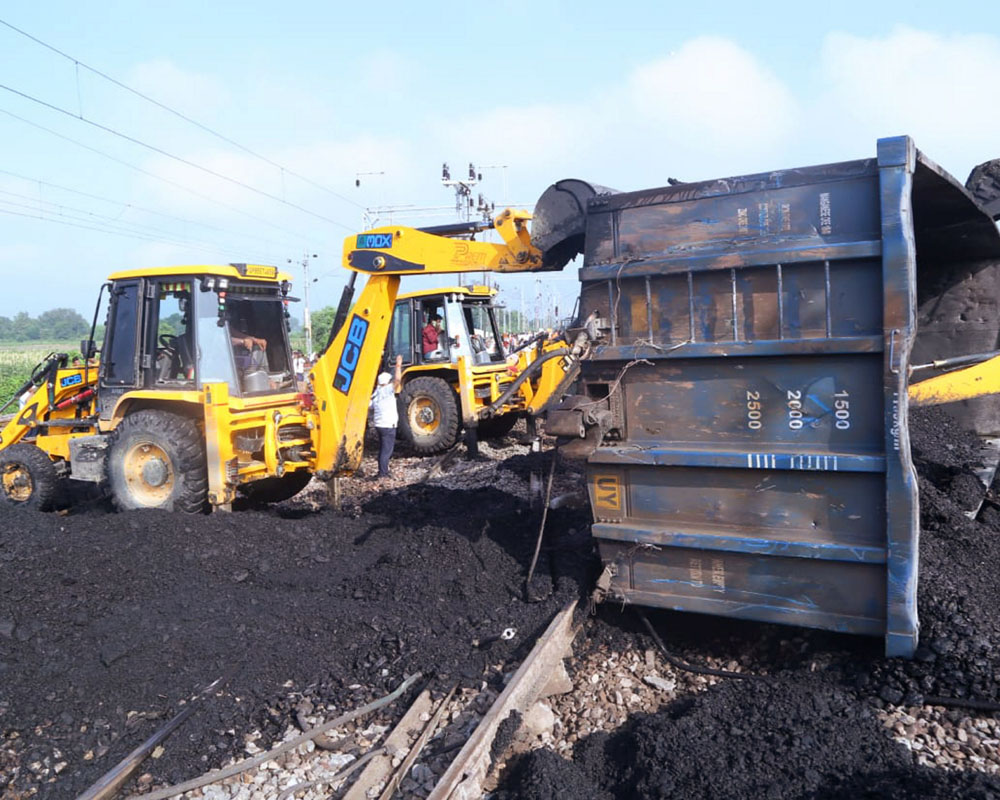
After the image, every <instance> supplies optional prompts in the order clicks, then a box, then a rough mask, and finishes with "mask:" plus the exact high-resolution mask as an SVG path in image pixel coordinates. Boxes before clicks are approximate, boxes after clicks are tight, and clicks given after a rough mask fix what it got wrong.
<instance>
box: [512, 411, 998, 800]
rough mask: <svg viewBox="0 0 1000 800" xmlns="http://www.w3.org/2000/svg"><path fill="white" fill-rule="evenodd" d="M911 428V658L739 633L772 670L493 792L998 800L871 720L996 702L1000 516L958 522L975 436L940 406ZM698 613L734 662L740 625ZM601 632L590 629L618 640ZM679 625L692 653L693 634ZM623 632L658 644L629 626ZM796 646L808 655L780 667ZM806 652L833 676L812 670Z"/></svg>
mask: <svg viewBox="0 0 1000 800" xmlns="http://www.w3.org/2000/svg"><path fill="white" fill-rule="evenodd" d="M910 433H911V442H912V447H913V454H914V461H915V463H916V466H917V470H918V473H919V480H920V501H921V528H922V534H921V539H920V558H921V564H920V584H919V590H918V595H919V613H920V620H921V637H920V646H919V649H918V651H917V656H916V658H915V659H914V660H902V659H883V658H880V657H879V656H878V652H877V649H876V648H865V647H863V646H859V645H858V644H857V643H855V642H852V641H850V639H859V638H860V637H838V636H835V635H832V634H825V633H823V632H819V631H796V630H795V629H788V628H784V629H782V628H778V627H777V626H766V625H756V624H752V623H751V624H745V627H746V630H747V631H749V632H750V633H744V634H743V635H742V637H743V638H744V640H745V642H746V644H747V645H748V646H747V652H746V654H745V657H744V658H743V659H741V661H742V662H743V664H744V666H745V667H749V668H751V669H754V668H757V669H759V668H761V667H763V668H764V670H765V671H767V672H769V673H771V674H769V675H766V676H764V677H762V678H760V679H749V680H728V681H725V682H723V683H721V684H718V685H716V686H714V687H712V688H710V689H708V690H707V691H705V692H704V693H701V694H698V695H695V696H691V697H687V698H682V699H679V700H676V701H674V702H673V703H671V704H669V705H668V706H666V707H664V708H663V709H662V710H661V711H660V712H658V713H656V714H650V715H644V716H637V717H633V718H632V719H630V720H629V722H628V723H627V724H626V725H625V726H623V727H622V728H620V729H619V730H617V731H615V732H613V733H611V734H608V733H598V734H592V735H591V736H589V737H587V738H586V739H584V740H581V741H580V742H578V743H577V745H576V747H575V749H574V752H573V760H572V761H567V760H564V759H562V758H560V757H559V756H558V755H556V754H555V753H553V752H552V751H549V750H535V751H533V752H531V753H529V754H527V755H525V756H522V757H520V758H519V759H518V760H516V761H515V762H514V763H513V765H512V767H511V768H510V769H509V770H508V772H507V774H506V775H505V776H504V784H503V787H502V793H501V796H502V797H505V798H526V799H527V800H556V799H557V798H559V799H560V800H562V799H563V798H565V799H566V800H571V799H573V798H579V797H595V798H605V797H634V798H660V797H684V798H718V797H726V798H730V799H731V800H736V799H737V798H839V797H889V798H898V799H899V800H908V798H918V797H920V798H942V799H943V798H952V797H963V798H983V800H987V799H989V800H997V799H1000V779H998V778H997V777H995V776H986V775H983V774H981V773H975V772H955V771H946V770H934V769H930V768H927V767H920V766H917V765H916V764H915V760H914V756H913V755H912V754H911V753H910V751H909V750H908V749H907V748H905V747H904V746H903V745H901V744H898V743H896V742H894V741H893V740H892V739H891V738H890V737H889V735H888V733H887V731H885V730H884V729H883V728H882V726H881V724H880V723H879V720H878V718H877V714H876V710H877V709H878V708H880V707H885V706H886V705H887V703H894V704H900V703H908V704H920V703H923V702H924V700H925V699H926V698H927V697H933V696H944V697H949V698H976V699H982V700H986V701H994V702H995V701H1000V592H998V591H997V585H996V576H997V574H998V573H1000V511H998V507H997V506H993V505H991V504H989V503H988V504H987V506H986V507H984V510H983V511H982V512H981V514H980V516H979V519H978V520H972V519H969V518H968V517H966V516H965V514H964V513H963V511H964V510H967V509H968V508H969V507H970V505H971V507H974V506H975V499H974V498H975V497H980V496H981V494H982V493H981V492H980V491H978V490H976V491H975V493H974V496H973V492H972V489H971V488H970V487H972V485H973V484H972V481H975V480H976V478H975V475H974V473H973V471H972V470H973V468H974V467H976V466H978V464H977V463H976V461H977V460H978V458H979V456H978V453H979V447H978V440H976V438H975V437H974V436H973V435H972V434H968V433H966V432H964V431H962V430H961V429H959V428H958V427H957V426H956V425H955V424H954V423H953V422H952V421H951V418H950V417H948V416H946V415H945V414H943V413H942V412H941V411H940V410H936V409H926V410H923V409H922V410H916V411H913V412H911V415H910ZM994 488H995V489H997V488H1000V487H994ZM991 494H992V493H991ZM998 494H1000V493H998ZM605 616H606V615H605ZM677 616H678V615H674V617H671V618H670V619H672V620H674V619H675V618H676V617H677ZM688 616H690V617H694V616H695V615H688ZM664 618H665V617H663V616H662V615H661V617H660V619H664ZM698 619H699V620H700V624H699V625H698V626H696V627H697V628H698V629H700V635H701V636H702V637H703V640H704V648H703V650H704V651H707V652H712V653H714V654H718V653H719V652H723V653H725V654H726V655H727V657H728V656H731V655H732V653H733V649H732V648H733V642H734V641H739V639H740V638H741V635H740V634H735V635H734V633H733V631H734V627H733V625H734V624H733V623H732V622H731V621H726V620H719V621H712V620H711V619H710V618H698ZM601 626H604V627H607V624H606V623H605V622H599V623H598V630H597V631H595V633H597V635H600V636H603V637H606V638H608V639H610V640H614V639H615V638H616V635H615V634H614V633H611V634H609V633H608V632H607V631H602V630H600V628H601ZM676 627H677V629H678V630H679V631H680V637H679V646H680V647H681V648H682V652H683V653H684V654H685V656H687V657H691V656H692V652H693V650H694V649H695V639H694V638H693V636H692V635H691V633H690V628H691V626H684V625H678V626H676ZM685 628H687V629H688V630H687V631H685ZM672 632H673V631H672ZM754 635H756V636H758V637H759V638H758V640H757V641H752V642H751V641H749V638H750V637H752V636H754ZM622 636H630V637H637V638H639V640H640V641H641V642H642V644H643V646H645V647H652V646H653V645H652V642H651V640H649V639H646V638H644V637H643V636H642V635H641V634H639V633H637V632H634V629H633V630H631V631H630V630H629V629H628V625H626V627H625V628H623V629H622V630H620V631H619V632H618V634H617V638H618V639H619V640H620V639H621V637H622ZM790 641H791V642H795V641H798V642H801V643H802V645H803V648H802V649H807V650H808V652H805V653H803V652H801V650H800V652H797V653H789V654H788V656H789V657H788V659H787V660H785V659H784V657H783V656H784V655H785V653H786V650H787V649H788V646H789V642H790ZM672 644H674V642H672V641H670V640H668V645H672ZM768 651H770V652H771V653H772V654H773V656H772V658H771V659H770V668H768V660H769V659H768V658H767V655H766V654H767V653H768ZM816 655H819V656H821V658H820V660H821V661H822V662H825V663H829V666H828V667H827V668H826V669H825V670H822V671H820V672H815V673H814V672H811V669H812V666H811V662H812V660H813V658H812V657H813V656H816ZM737 657H738V656H737ZM952 713H954V714H962V713H963V712H961V711H955V712H952ZM964 713H966V714H968V713H974V712H968V711H967V712H964Z"/></svg>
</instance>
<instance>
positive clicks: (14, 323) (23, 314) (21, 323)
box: [10, 311, 41, 342]
mask: <svg viewBox="0 0 1000 800" xmlns="http://www.w3.org/2000/svg"><path fill="white" fill-rule="evenodd" d="M10 328H11V338H12V339H15V340H16V341H18V342H27V341H34V340H37V339H40V338H41V332H40V328H39V326H38V320H37V319H32V318H31V315H30V314H28V312H27V311H19V312H17V316H15V317H14V319H12V320H11V323H10Z"/></svg>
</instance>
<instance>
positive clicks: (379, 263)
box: [344, 209, 551, 275]
mask: <svg viewBox="0 0 1000 800" xmlns="http://www.w3.org/2000/svg"><path fill="white" fill-rule="evenodd" d="M530 219H531V214H529V213H528V212H527V211H514V210H512V209H506V210H504V211H503V212H502V213H501V214H499V215H498V216H497V217H496V219H495V220H494V221H493V229H494V230H495V231H496V232H497V233H499V234H500V237H501V238H502V239H503V243H495V242H477V241H470V240H467V239H453V238H449V237H447V236H438V235H435V234H433V233H428V232H426V231H422V230H419V229H417V228H407V227H405V226H402V225H387V226H384V227H381V228H374V229H373V230H370V231H365V232H364V233H359V234H358V235H357V236H349V237H348V238H347V239H345V240H344V266H345V267H346V268H347V269H350V270H354V271H355V272H364V273H368V274H395V275H433V274H447V273H456V272H470V271H472V270H489V271H491V272H535V271H539V270H543V269H551V267H547V266H544V265H543V263H542V253H541V251H539V250H538V248H536V247H535V246H534V245H532V243H531V237H530V236H529V234H528V228H527V222H528V220H530Z"/></svg>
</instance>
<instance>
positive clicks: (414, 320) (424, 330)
mask: <svg viewBox="0 0 1000 800" xmlns="http://www.w3.org/2000/svg"><path fill="white" fill-rule="evenodd" d="M496 294H497V291H496V289H491V288H490V287H487V286H452V287H447V288H441V289H430V290H424V291H419V292H409V293H407V294H403V295H400V296H399V298H398V299H397V300H396V305H395V307H394V309H393V315H392V324H391V326H390V329H389V340H388V342H387V344H386V352H385V363H386V364H387V365H389V364H392V363H393V362H394V361H395V358H396V356H397V355H401V356H402V357H403V366H404V371H403V390H402V392H401V393H400V425H399V428H400V433H401V435H402V437H403V438H404V440H405V441H406V442H407V443H408V444H409V445H410V446H411V447H413V448H414V449H415V450H416V451H417V452H420V453H439V452H442V451H443V450H447V449H448V448H450V447H451V446H452V445H454V444H455V442H456V441H457V440H458V436H459V433H460V431H461V429H462V427H469V426H470V425H475V426H476V427H477V433H478V436H479V437H481V438H487V439H488V438H494V437H497V436H502V435H504V434H505V433H507V432H508V431H509V430H510V429H511V428H512V427H513V425H514V423H515V422H516V421H517V416H518V412H519V410H520V409H521V407H520V406H519V405H517V404H513V405H511V406H510V407H509V408H507V409H505V413H502V414H500V415H497V416H495V417H492V418H490V419H485V420H480V419H479V417H478V412H479V411H480V410H481V409H482V408H484V407H485V406H486V405H489V404H490V402H492V401H493V400H495V399H497V398H498V397H499V396H500V393H501V387H502V385H503V383H505V382H509V381H510V376H509V375H508V369H507V363H506V359H505V356H506V354H505V353H504V351H503V345H502V341H501V331H500V328H499V326H498V325H497V321H496V309H495V307H494V305H493V300H494V298H495V297H496ZM463 391H465V393H467V394H470V395H471V397H470V398H469V400H471V403H470V402H468V401H467V403H466V404H467V405H469V406H470V407H469V408H468V409H463V399H462V396H463Z"/></svg>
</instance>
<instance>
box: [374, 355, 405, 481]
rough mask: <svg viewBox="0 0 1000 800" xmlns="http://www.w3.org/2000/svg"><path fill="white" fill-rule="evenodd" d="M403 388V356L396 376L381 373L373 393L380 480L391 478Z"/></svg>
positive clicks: (398, 359)
mask: <svg viewBox="0 0 1000 800" xmlns="http://www.w3.org/2000/svg"><path fill="white" fill-rule="evenodd" d="M402 388H403V356H402V355H398V356H396V368H395V370H394V374H393V375H390V374H389V373H388V372H382V373H379V376H378V381H377V384H376V386H375V391H374V392H372V402H371V405H372V409H373V410H374V412H375V413H374V417H375V420H374V423H375V430H377V431H378V440H379V449H378V475H377V476H376V477H378V478H389V477H391V476H390V474H389V457H390V456H391V455H392V449H393V447H395V445H396V424H397V423H398V422H399V409H398V408H397V407H396V395H397V394H399V391H400V389H402Z"/></svg>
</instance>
